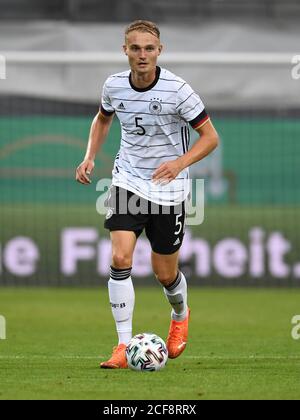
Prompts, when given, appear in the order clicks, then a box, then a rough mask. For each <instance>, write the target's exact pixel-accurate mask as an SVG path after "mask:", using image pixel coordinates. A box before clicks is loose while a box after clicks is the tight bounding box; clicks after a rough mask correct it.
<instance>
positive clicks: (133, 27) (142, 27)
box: [125, 20, 160, 39]
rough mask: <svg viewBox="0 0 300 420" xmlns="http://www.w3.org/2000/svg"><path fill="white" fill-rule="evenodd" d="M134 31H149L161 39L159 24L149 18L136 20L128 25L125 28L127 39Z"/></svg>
mask: <svg viewBox="0 0 300 420" xmlns="http://www.w3.org/2000/svg"><path fill="white" fill-rule="evenodd" d="M132 31H139V32H148V33H150V34H152V35H154V36H156V37H157V38H158V39H160V30H159V29H158V26H157V25H156V23H154V22H150V21H149V20H135V21H134V22H132V23H131V24H130V25H128V26H127V28H126V29H125V39H126V38H127V35H128V34H129V33H130V32H132Z"/></svg>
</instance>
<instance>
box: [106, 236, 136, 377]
mask: <svg viewBox="0 0 300 420" xmlns="http://www.w3.org/2000/svg"><path fill="white" fill-rule="evenodd" d="M110 236H111V243H112V261H111V268H110V278H109V281H108V291H109V300H110V305H111V309H112V314H113V317H114V320H115V323H116V330H117V334H118V340H119V342H118V345H117V346H116V347H115V348H114V351H113V355H112V357H111V358H110V359H109V360H108V361H107V362H103V363H101V367H102V368H111V369H113V368H126V367H127V363H126V357H125V348H126V346H127V344H128V343H129V341H130V340H131V338H132V315H133V309H134V288H133V284H132V279H131V268H132V258H133V252H134V248H135V245H136V241H137V235H136V234H135V233H134V232H131V231H112V232H110Z"/></svg>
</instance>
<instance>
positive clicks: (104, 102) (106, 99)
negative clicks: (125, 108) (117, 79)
mask: <svg viewBox="0 0 300 420" xmlns="http://www.w3.org/2000/svg"><path fill="white" fill-rule="evenodd" d="M100 110H101V112H102V114H103V115H105V116H110V115H112V114H113V113H114V112H115V110H114V108H113V107H112V104H111V100H110V96H109V90H108V87H107V81H106V82H105V83H104V86H103V89H102V97H101V104H100Z"/></svg>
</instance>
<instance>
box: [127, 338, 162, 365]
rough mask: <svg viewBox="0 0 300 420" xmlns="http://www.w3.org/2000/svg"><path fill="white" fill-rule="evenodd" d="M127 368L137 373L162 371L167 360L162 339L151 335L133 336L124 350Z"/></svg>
mask: <svg viewBox="0 0 300 420" xmlns="http://www.w3.org/2000/svg"><path fill="white" fill-rule="evenodd" d="M126 358H127V363H128V367H130V368H131V369H133V370H137V371H157V370H160V369H163V368H164V367H165V365H166V363H167V360H168V350H167V346H166V344H165V342H164V340H163V339H162V338H160V337H159V336H158V335H156V334H152V333H142V334H137V335H136V336H134V337H133V338H132V339H131V341H130V342H129V344H128V346H127V348H126Z"/></svg>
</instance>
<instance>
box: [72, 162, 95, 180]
mask: <svg viewBox="0 0 300 420" xmlns="http://www.w3.org/2000/svg"><path fill="white" fill-rule="evenodd" d="M94 166H95V163H94V161H93V160H90V159H86V160H84V161H83V162H82V163H81V164H80V165H79V166H78V168H77V169H76V181H77V182H80V183H81V184H85V185H86V184H90V183H91V182H92V181H91V180H90V178H89V176H90V175H91V173H92V172H93V169H94Z"/></svg>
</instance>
